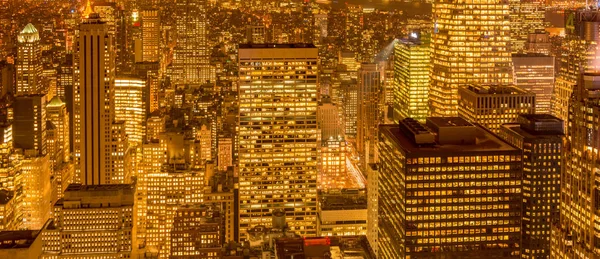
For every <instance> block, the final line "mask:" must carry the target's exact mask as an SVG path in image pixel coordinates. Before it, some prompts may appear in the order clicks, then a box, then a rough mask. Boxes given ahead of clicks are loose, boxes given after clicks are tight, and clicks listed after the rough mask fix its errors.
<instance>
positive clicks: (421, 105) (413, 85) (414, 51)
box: [393, 33, 430, 122]
mask: <svg viewBox="0 0 600 259" xmlns="http://www.w3.org/2000/svg"><path fill="white" fill-rule="evenodd" d="M429 45H430V44H429V39H428V36H425V35H419V34H418V33H412V34H410V36H409V37H408V38H406V39H402V40H399V41H397V42H396V44H395V46H394V81H395V82H394V95H393V96H394V120H396V121H397V120H400V119H403V118H413V119H415V120H417V121H420V122H425V118H426V117H427V115H428V112H429V103H428V102H427V100H428V97H429V67H430V55H429V48H430V47H429Z"/></svg>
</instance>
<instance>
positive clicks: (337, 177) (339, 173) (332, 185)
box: [317, 137, 356, 190]
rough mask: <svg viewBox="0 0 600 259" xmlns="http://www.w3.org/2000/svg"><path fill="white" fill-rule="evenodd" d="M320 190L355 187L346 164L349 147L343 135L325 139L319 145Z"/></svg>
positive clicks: (318, 178) (318, 183) (318, 182)
mask: <svg viewBox="0 0 600 259" xmlns="http://www.w3.org/2000/svg"><path fill="white" fill-rule="evenodd" d="M319 148H320V149H321V152H320V153H319V175H318V177H317V187H318V188H319V190H329V189H343V188H354V187H356V186H355V185H354V182H353V181H352V179H351V178H350V177H349V176H350V175H349V174H348V168H347V166H346V158H347V157H348V153H349V148H348V147H347V146H346V141H345V140H344V139H343V138H342V137H337V138H333V137H332V138H329V139H326V140H323V141H322V142H321V145H320V146H319Z"/></svg>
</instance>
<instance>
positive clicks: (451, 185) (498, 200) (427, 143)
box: [377, 117, 522, 259]
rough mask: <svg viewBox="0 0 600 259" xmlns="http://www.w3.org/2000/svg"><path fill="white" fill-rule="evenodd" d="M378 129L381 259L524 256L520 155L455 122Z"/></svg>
mask: <svg viewBox="0 0 600 259" xmlns="http://www.w3.org/2000/svg"><path fill="white" fill-rule="evenodd" d="M426 121H427V124H426V126H424V125H422V124H420V123H418V122H417V121H416V120H414V119H411V118H408V119H404V120H402V121H401V122H400V125H383V126H380V133H379V138H380V141H379V174H378V177H377V181H378V192H379V197H378V207H379V208H378V213H379V219H378V224H379V230H378V237H377V238H378V239H377V249H378V251H379V254H378V258H409V257H410V258H481V259H483V258H519V252H520V247H519V246H520V244H521V237H520V236H521V207H522V204H521V203H522V195H521V174H522V168H521V167H522V161H521V158H522V154H521V151H520V150H519V149H517V148H515V147H513V146H512V145H510V144H509V143H507V142H505V141H503V140H502V139H500V138H499V137H497V136H496V135H494V134H492V133H491V132H489V131H487V130H485V129H484V128H482V127H480V126H475V125H473V124H471V123H469V122H467V121H465V120H464V119H462V118H458V117H429V118H427V120H426Z"/></svg>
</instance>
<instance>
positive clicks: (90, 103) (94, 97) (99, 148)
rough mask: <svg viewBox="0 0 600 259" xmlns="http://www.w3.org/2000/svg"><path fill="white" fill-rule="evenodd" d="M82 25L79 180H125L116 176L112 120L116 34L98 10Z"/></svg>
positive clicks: (77, 91) (77, 123)
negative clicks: (115, 177)
mask: <svg viewBox="0 0 600 259" xmlns="http://www.w3.org/2000/svg"><path fill="white" fill-rule="evenodd" d="M89 17H90V18H88V19H87V20H85V21H84V22H83V23H82V24H81V25H80V26H79V39H78V42H77V54H76V55H75V86H74V91H73V95H74V96H73V99H74V101H73V105H74V113H75V115H74V127H73V128H74V129H73V130H74V143H73V144H74V148H75V156H74V158H75V164H76V167H75V176H76V177H75V182H77V183H82V184H85V185H96V184H111V183H121V182H119V181H116V179H114V178H113V174H114V173H115V172H114V170H113V169H114V168H112V167H111V165H112V162H113V161H112V152H111V151H112V147H111V144H112V141H113V139H112V136H111V133H112V123H113V122H114V118H115V100H114V99H115V98H114V96H115V91H114V86H115V56H114V53H115V52H114V45H113V41H114V37H113V36H112V35H111V34H109V32H108V26H107V24H106V23H104V22H102V21H101V20H100V17H99V16H98V14H94V13H92V14H90V16H89Z"/></svg>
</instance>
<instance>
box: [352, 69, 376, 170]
mask: <svg viewBox="0 0 600 259" xmlns="http://www.w3.org/2000/svg"><path fill="white" fill-rule="evenodd" d="M380 69H381V68H379V67H377V64H368V63H363V64H361V67H360V69H359V71H358V116H357V125H356V129H357V130H356V133H357V137H356V146H357V151H358V153H359V154H360V156H361V162H362V163H361V165H362V167H363V168H366V165H367V164H368V163H373V162H375V161H374V160H375V148H376V146H377V127H378V126H379V122H380V121H381V116H380V111H379V98H380V97H381V96H380V95H381V87H382V84H381V83H382V82H381V71H380Z"/></svg>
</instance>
